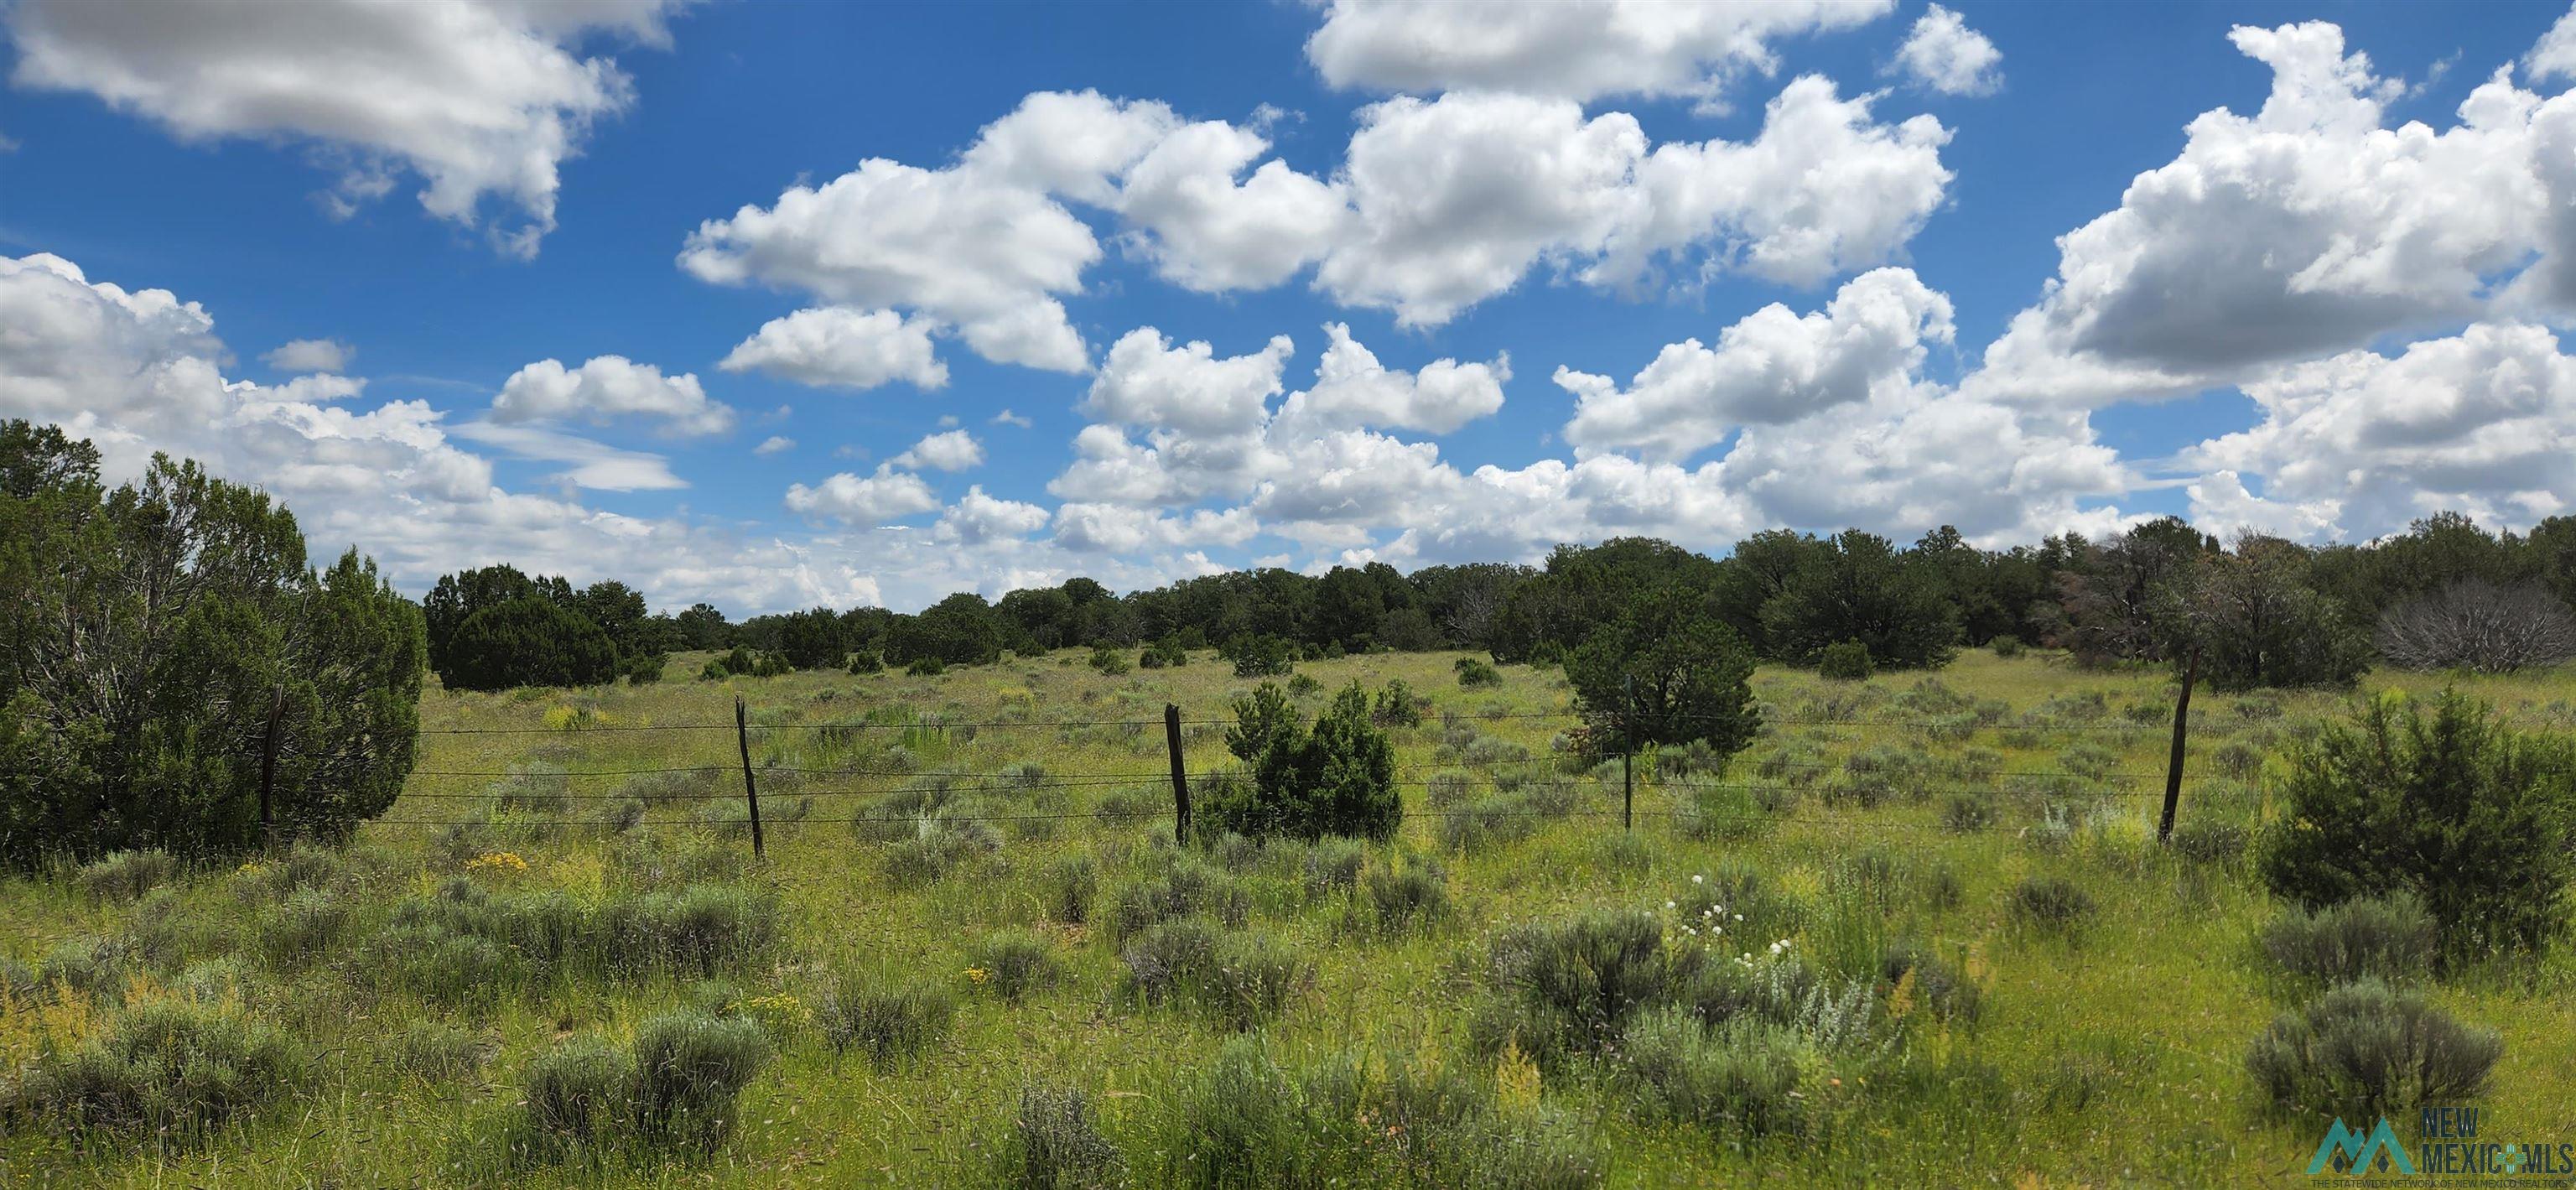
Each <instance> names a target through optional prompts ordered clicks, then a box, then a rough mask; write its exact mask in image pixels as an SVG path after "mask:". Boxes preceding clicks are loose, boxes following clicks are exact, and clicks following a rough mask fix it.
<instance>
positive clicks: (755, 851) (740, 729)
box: [733, 694, 766, 859]
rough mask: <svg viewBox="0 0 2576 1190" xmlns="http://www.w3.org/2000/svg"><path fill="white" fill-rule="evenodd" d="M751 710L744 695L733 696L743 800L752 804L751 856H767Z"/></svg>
mask: <svg viewBox="0 0 2576 1190" xmlns="http://www.w3.org/2000/svg"><path fill="white" fill-rule="evenodd" d="M750 718H751V716H750V712H749V711H748V710H746V709H745V708H744V707H743V705H742V696H741V695H739V694H737V695H734V696H733V738H734V742H735V743H737V744H740V745H741V746H742V800H743V801H745V802H747V803H749V804H750V806H751V858H753V859H762V858H765V857H766V849H765V848H764V847H763V846H762V842H761V838H760V787H759V786H757V785H754V784H753V783H752V780H751V726H750Z"/></svg>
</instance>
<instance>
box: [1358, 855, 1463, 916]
mask: <svg viewBox="0 0 2576 1190" xmlns="http://www.w3.org/2000/svg"><path fill="white" fill-rule="evenodd" d="M1360 894H1361V901H1362V903H1364V904H1366V905H1367V906H1368V908H1369V913H1370V918H1371V921H1372V923H1373V924H1374V926H1375V928H1376V929H1377V930H1378V931H1379V932H1380V933H1385V934H1401V933H1405V932H1408V931H1412V930H1419V929H1427V928H1429V927H1431V926H1432V925H1434V924H1437V923H1438V922H1440V921H1441V920H1443V919H1445V918H1447V917H1448V916H1449V874H1448V871H1447V870H1446V869H1444V868H1442V867H1441V866H1440V861H1438V860H1436V859H1432V858H1430V857H1429V856H1406V857H1399V858H1397V859H1394V860H1392V861H1390V862H1389V863H1388V864H1387V865H1386V866H1385V867H1372V868H1370V869H1369V870H1368V872H1367V874H1366V875H1364V876H1362V877H1361V879H1360Z"/></svg>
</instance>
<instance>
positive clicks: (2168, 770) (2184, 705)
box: [2156, 645, 2200, 843]
mask: <svg viewBox="0 0 2576 1190" xmlns="http://www.w3.org/2000/svg"><path fill="white" fill-rule="evenodd" d="M2199 677H2200V648H2199V646H2197V645H2195V646H2193V648H2192V650H2191V659H2190V660H2189V661H2186V662H2184V663H2183V667H2182V694H2181V696H2180V697H2177V698H2175V699H2174V734H2173V756H2172V757H2171V758H2170V759H2169V760H2167V761H2166V763H2165V816H2164V818H2163V820H2161V821H2159V822H2158V823H2157V824H2156V842H2158V843H2169V842H2172V841H2173V828H2174V809H2175V807H2176V806H2178V805H2180V804H2181V802H2182V756H2183V734H2184V732H2185V731H2186V730H2187V729H2188V728H2189V727H2190V725H2191V684H2192V682H2193V681H2194V680H2195V679H2197V678H2199Z"/></svg>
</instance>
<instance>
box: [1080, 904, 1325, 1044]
mask: <svg viewBox="0 0 2576 1190" xmlns="http://www.w3.org/2000/svg"><path fill="white" fill-rule="evenodd" d="M1118 957H1119V958H1120V960H1121V961H1123V962H1124V963H1126V965H1127V990H1128V993H1129V994H1130V995H1132V996H1133V997H1135V998H1136V999H1137V1000H1139V1001H1142V1002H1143V1003H1146V1004H1153V1005H1161V1004H1181V1005H1186V1006H1189V1007H1192V1008H1196V1009H1198V1010H1199V1011H1201V1012H1204V1013H1206V1014H1207V1015H1208V1016H1210V1017H1213V1018H1215V1019H1216V1020H1218V1021H1220V1022H1222V1023H1223V1024H1225V1025H1227V1026H1228V1027H1230V1028H1233V1029H1236V1030H1245V1029H1252V1028H1257V1027H1259V1026H1261V1025H1264V1024H1267V1023H1269V1022H1270V1021H1272V1020H1275V1019H1277V1018H1278V1016H1279V1015H1280V1014H1281V1013H1282V1012H1285V1011H1286V1010H1287V1007H1288V1002H1289V1001H1290V1000H1291V999H1292V998H1294V997H1295V995H1296V994H1297V993H1298V992H1300V991H1302V990H1303V989H1304V988H1305V987H1306V986H1307V985H1308V984H1311V983H1312V982H1314V976H1315V972H1314V966H1313V964H1310V963H1308V962H1306V961H1305V960H1304V959H1302V958H1300V957H1298V956H1297V955H1296V954H1295V953H1294V952H1291V951H1289V950H1287V949H1286V948H1284V947H1281V946H1279V945H1278V944H1277V943H1274V942H1272V941H1271V940H1270V938H1269V937H1268V936H1266V935H1261V934H1240V933H1225V934H1220V933H1218V932H1217V931H1215V930H1212V929H1210V928H1208V926H1207V925H1206V924H1205V923H1203V922H1196V921H1174V922H1166V923H1164V924H1162V925H1158V926H1155V927H1154V928H1152V929H1150V930H1147V931H1145V932H1144V933H1142V934H1139V935H1137V936H1136V937H1135V938H1134V939H1132V940H1130V941H1129V942H1128V943H1127V944H1126V945H1125V946H1123V947H1121V948H1120V949H1119V952H1118Z"/></svg>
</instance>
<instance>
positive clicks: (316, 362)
mask: <svg viewBox="0 0 2576 1190" xmlns="http://www.w3.org/2000/svg"><path fill="white" fill-rule="evenodd" d="M357 354H358V351H357V349H356V348H354V347H351V346H349V345H348V344H346V343H342V342H340V341H339V340H336V339H293V340H289V341H287V342H285V343H281V344H279V345H278V346H277V348H276V349H275V350H273V351H271V352H269V353H268V354H266V355H263V356H261V357H259V358H260V360H261V361H262V362H264V363H266V364H267V365H268V366H269V367H272V368H275V369H277V370H278V371H280V372H346V371H348V370H349V361H350V360H352V359H355V358H357Z"/></svg>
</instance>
